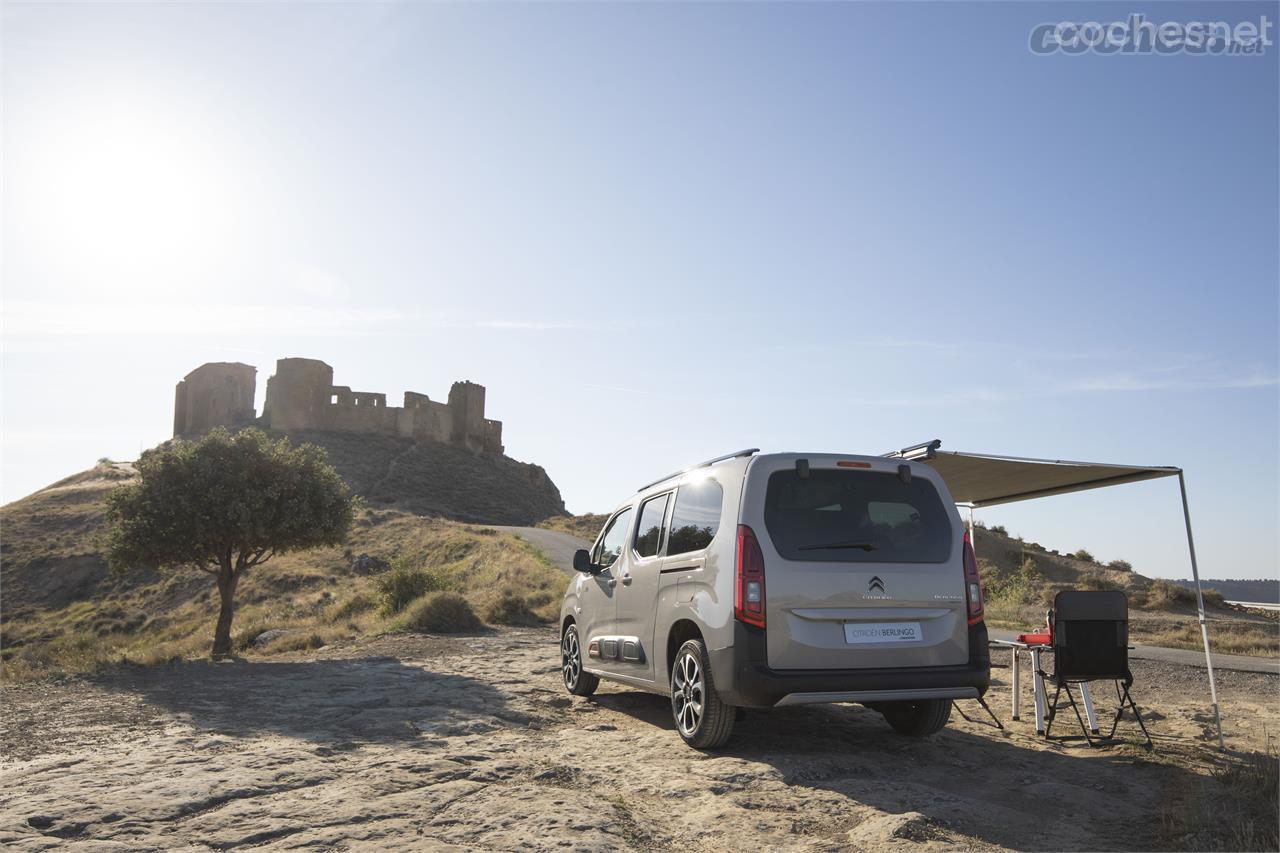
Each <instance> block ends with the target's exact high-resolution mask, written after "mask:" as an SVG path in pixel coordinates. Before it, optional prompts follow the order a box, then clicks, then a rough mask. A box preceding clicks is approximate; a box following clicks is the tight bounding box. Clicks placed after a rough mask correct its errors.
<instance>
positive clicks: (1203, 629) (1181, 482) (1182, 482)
mask: <svg viewBox="0 0 1280 853" xmlns="http://www.w3.org/2000/svg"><path fill="white" fill-rule="evenodd" d="M1178 488H1179V489H1180V490H1181V491H1182V518H1183V520H1184V521H1185V522H1186V524H1187V550H1188V551H1190V552H1191V576H1192V577H1194V578H1195V580H1196V610H1197V611H1198V612H1199V615H1200V639H1201V640H1202V641H1203V642H1204V665H1205V669H1207V670H1208V671H1209V695H1210V697H1212V699H1213V719H1214V722H1215V723H1217V725H1218V749H1220V750H1222V749H1226V743H1225V742H1224V741H1223V739H1222V712H1221V711H1220V710H1219V709H1218V685H1217V683H1216V682H1215V681H1214V680H1213V658H1212V657H1211V656H1210V654H1209V623H1208V621H1207V620H1206V619H1205V616H1204V592H1203V591H1202V590H1201V589H1200V567H1199V566H1198V565H1197V564H1196V540H1195V537H1193V536H1192V535H1191V509H1190V507H1189V505H1188V504H1187V481H1186V479H1184V478H1183V476H1182V471H1181V469H1179V471H1178Z"/></svg>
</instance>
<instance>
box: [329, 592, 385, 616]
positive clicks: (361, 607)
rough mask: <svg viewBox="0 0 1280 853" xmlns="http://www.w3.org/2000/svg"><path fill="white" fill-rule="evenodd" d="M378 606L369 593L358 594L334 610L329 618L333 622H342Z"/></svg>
mask: <svg viewBox="0 0 1280 853" xmlns="http://www.w3.org/2000/svg"><path fill="white" fill-rule="evenodd" d="M377 606H378V602H377V601H376V600H374V598H373V596H371V595H369V594H368V593H367V592H357V593H356V594H355V595H353V596H351V597H350V598H348V599H347V600H346V601H344V602H342V603H341V604H339V605H338V606H337V607H335V608H333V611H332V612H331V613H330V614H329V618H330V620H331V621H333V622H341V621H342V620H344V619H350V618H351V617H352V616H357V615H359V614H361V613H366V612H368V611H370V610H372V609H373V608H375V607H377Z"/></svg>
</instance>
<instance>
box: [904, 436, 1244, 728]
mask: <svg viewBox="0 0 1280 853" xmlns="http://www.w3.org/2000/svg"><path fill="white" fill-rule="evenodd" d="M941 446H942V442H941V441H939V440H937V439H934V440H933V441H928V442H925V443H924V444H917V445H914V446H912V447H907V448H903V449H902V450H895V451H893V452H892V453H886V454H885V455H886V456H893V457H900V458H903V459H910V460H912V461H919V462H924V463H925V464H927V465H929V466H931V467H933V468H934V469H935V470H936V471H937V472H938V473H939V474H941V475H942V479H943V481H945V482H946V484H947V488H948V489H949V490H950V491H951V496H952V497H953V498H954V499H955V501H956V503H958V504H964V505H966V506H968V507H969V531H970V537H971V538H976V531H975V530H974V529H973V510H974V509H975V508H977V507H986V506H996V505H999V504H1007V503H1014V502H1015V501H1026V500H1032V499H1033V498H1047V497H1050V496H1051V495H1063V494H1067V493H1069V492H1082V491H1085V490H1087V489H1100V488H1103V487H1106V486H1118V485H1121V484H1122V483H1136V482H1139V481H1141V480H1154V479H1157V478H1159V477H1177V478H1178V489H1179V491H1181V493H1182V517H1183V520H1184V522H1185V523H1186V527H1187V550H1188V552H1189V553H1190V555H1191V576H1192V577H1193V578H1195V582H1196V609H1197V610H1198V611H1199V622H1200V638H1201V640H1202V641H1203V643H1204V661H1205V668H1206V670H1207V671H1208V676H1209V696H1210V699H1211V701H1212V702H1213V716H1214V719H1215V721H1216V722H1217V728H1218V748H1219V749H1223V748H1225V744H1224V742H1223V738H1222V713H1221V710H1220V708H1219V705H1218V687H1217V684H1216V683H1215V680H1214V677H1213V657H1212V655H1210V653H1209V625H1208V620H1207V619H1206V618H1205V612H1204V593H1203V591H1202V590H1201V588H1200V567H1199V566H1198V565H1197V563H1196V544H1195V538H1194V537H1193V536H1192V534H1191V508H1190V506H1189V504H1188V502H1187V483H1186V478H1185V477H1184V476H1183V472H1182V469H1181V468H1174V467H1165V466H1145V465H1110V464H1105V463H1101V462H1068V461H1065V460H1061V459H1020V458H1017V457H1013V456H993V455H991V454H987V453H961V452H958V451H952V450H941V449H940V448H941Z"/></svg>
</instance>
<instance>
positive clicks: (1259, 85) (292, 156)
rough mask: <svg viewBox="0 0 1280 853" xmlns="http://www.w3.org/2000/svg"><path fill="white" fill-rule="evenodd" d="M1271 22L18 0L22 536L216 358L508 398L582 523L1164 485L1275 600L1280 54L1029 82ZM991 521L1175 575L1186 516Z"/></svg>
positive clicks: (789, 9)
mask: <svg viewBox="0 0 1280 853" xmlns="http://www.w3.org/2000/svg"><path fill="white" fill-rule="evenodd" d="M1132 11H1141V12H1144V13H1146V14H1147V16H1148V17H1149V19H1152V20H1157V21H1159V20H1180V21H1188V20H1219V19H1225V20H1228V21H1232V22H1235V21H1239V20H1245V19H1253V20H1256V19H1257V18H1258V16H1259V15H1262V14H1266V15H1268V16H1269V17H1270V18H1271V19H1272V20H1273V21H1274V20H1277V19H1280V11H1278V6H1277V4H1276V3H1269V4H1246V5H1230V4H1197V3H1178V4H1159V3H1146V4H1141V8H1137V7H1133V8H1131V7H1130V6H1129V5H1125V4H1122V3H1115V4H1106V5H1099V4H1091V5H1081V4H1069V3H981V4H980V3H949V4H942V5H934V4H925V3H916V4H910V5H880V4H863V3H823V4H805V5H795V4H793V5H786V6H783V5H765V4H755V5H745V4H698V5H674V4H658V5H639V4H635V5H624V4H604V5H588V4H567V5H548V4H537V5H534V4H529V5H503V4H484V5H470V4H431V3H423V2H414V3H404V4H387V5H372V4H354V3H327V4H315V5H307V4H300V3H258V4H254V3H238V4H199V3H182V4H178V3H173V4H154V3H152V4H140V5H136V6H135V5H129V4H124V3H83V4H70V3H50V2H45V3H39V4H34V3H25V4H24V3H17V2H8V3H6V4H5V7H4V33H3V74H4V78H3V93H2V94H3V102H4V129H3V144H4V152H3V153H4V164H3V170H4V171H3V179H4V185H5V191H4V199H3V205H4V207H3V214H4V223H3V241H4V246H3V249H4V252H3V276H4V282H3V284H4V292H3V324H4V325H3V343H4V361H3V471H2V473H3V483H2V498H3V500H6V501H7V500H12V499H15V498H17V497H20V496H22V495H23V494H26V493H28V492H30V491H32V490H34V489H36V488H39V487H41V486H43V485H45V484H47V483H49V482H52V481H54V480H56V479H58V478H60V477H62V476H65V475H67V474H70V473H72V472H74V471H77V470H80V469H83V468H85V467H87V466H88V465H90V464H92V462H93V461H94V460H95V459H97V458H98V457H100V456H111V457H113V458H133V457H134V456H136V454H137V452H138V450H139V448H140V447H147V446H151V445H154V444H155V443H157V442H159V441H161V440H163V439H165V438H167V437H168V435H169V432H170V428H171V423H172V421H171V417H172V415H171V413H172V403H173V385H174V383H175V382H176V381H177V380H178V379H180V378H181V377H182V376H183V375H184V374H185V373H187V372H188V371H189V370H190V369H192V368H193V367H195V366H197V365H198V364H200V363H202V362H205V361H219V360H234V361H244V362H248V363H250V364H254V365H256V366H257V367H258V368H259V374H258V381H259V405H260V404H261V395H262V390H263V388H264V386H265V384H266V378H267V376H269V375H270V373H271V372H272V367H273V365H274V361H275V359H276V358H279V357H283V356H310V357H316V358H322V359H325V360H326V361H328V362H329V363H330V364H332V365H333V366H334V368H335V371H336V381H337V382H338V383H339V384H343V385H350V386H352V387H354V388H356V389H357V390H370V391H385V392H387V393H388V394H389V396H390V397H391V398H392V399H396V398H398V397H399V395H400V392H401V391H403V390H406V389H411V390H417V391H421V392H425V393H427V394H430V395H431V396H433V397H435V398H437V399H441V398H443V397H444V395H445V394H446V393H447V390H448V386H449V383H450V382H452V381H453V380H455V379H462V378H469V379H473V380H475V381H478V382H481V383H483V384H485V385H487V386H488V389H489V397H488V400H489V415H490V416H491V417H495V418H498V419H501V420H502V421H503V422H504V425H505V427H504V429H505V432H504V435H505V439H506V444H507V449H508V453H509V454H510V455H512V456H514V457H515V458H517V459H523V460H530V461H536V462H538V463H540V464H542V465H544V466H545V467H546V468H547V470H548V472H549V473H550V474H551V476H552V477H553V478H554V479H555V481H556V482H557V483H558V484H559V486H560V488H561V490H562V492H563V493H564V497H565V500H566V502H567V504H568V506H569V508H570V509H571V510H573V511H575V512H583V511H588V510H597V511H599V510H606V509H608V508H610V507H611V506H612V505H614V504H615V503H616V502H617V501H619V500H621V499H622V498H624V497H625V496H626V495H627V494H628V493H629V492H630V491H631V490H632V489H634V487H635V486H637V485H639V484H640V483H642V482H645V481H646V480H648V479H651V478H653V477H656V476H658V475H660V474H662V473H664V472H666V471H668V470H670V469H673V468H676V467H678V466H680V465H681V464H684V463H687V462H690V461H696V460H698V459H701V458H705V457H708V456H711V455H715V454H717V453H721V452H725V451H728V450H732V449H736V448H739V447H743V446H753V445H758V446H760V447H763V448H765V449H768V450H793V449H794V450H806V449H807V450H844V451H849V452H871V453H877V452H882V451H885V450H889V449H891V448H894V447H898V446H903V445H906V444H910V443H914V442H917V441H922V440H925V439H929V438H933V437H935V436H936V437H940V438H942V439H943V441H944V446H945V447H948V448H950V449H957V450H975V451H987V452H994V453H1003V454H1014V455H1031V456H1050V457H1056V458H1067V459H1090V460H1099V461H1114V462H1126V463H1128V462H1131V463H1142V464H1146V463H1151V464H1173V465H1181V466H1183V467H1185V468H1186V470H1187V474H1188V484H1189V488H1190V492H1191V499H1192V509H1193V513H1194V516H1195V521H1196V523H1197V531H1196V532H1197V536H1198V544H1199V546H1200V550H1201V557H1202V563H1203V571H1204V573H1205V574H1206V575H1208V576H1218V577H1223V576H1227V577H1262V576H1272V577H1274V576H1276V575H1277V553H1278V549H1277V532H1276V530H1277V525H1276V521H1277V442H1278V439H1277V435H1278V434H1280V431H1278V425H1277V409H1278V400H1280V397H1278V391H1277V368H1278V361H1280V356H1278V352H1277V327H1278V322H1280V316H1278V305H1277V291H1278V289H1280V281H1278V275H1280V272H1278V267H1280V258H1278V251H1280V249H1278V248H1277V235H1278V233H1280V214H1278V211H1277V188H1278V186H1280V176H1278V173H1277V150H1278V129H1277V121H1278V116H1277V104H1278V103H1280V91H1278V85H1277V79H1278V78H1280V74H1278V73H1277V57H1278V56H1280V46H1276V47H1273V48H1272V49H1271V50H1270V51H1269V52H1268V53H1267V54H1266V55H1265V56H1263V57H1187V56H1174V57H1155V56H1146V57H1143V56H1139V57H1098V56H1084V57H1068V56H1061V55H1059V56H1053V57H1036V56H1033V55H1032V54H1031V53H1030V52H1029V51H1028V49H1027V39H1028V34H1029V32H1030V30H1031V28H1032V27H1033V26H1034V25H1035V24H1037V23H1040V22H1043V21H1058V20H1064V19H1074V20H1100V21H1107V20H1113V19H1119V18H1123V17H1124V16H1126V15H1127V14H1128V13H1129V12H1132ZM981 517H983V518H985V519H986V520H987V521H989V522H990V523H1003V524H1006V525H1007V526H1009V528H1010V529H1011V530H1013V531H1016V532H1019V533H1022V534H1025V535H1026V536H1028V537H1029V538H1032V539H1035V540H1038V541H1041V542H1044V543H1045V544H1047V545H1049V546H1050V547H1058V548H1064V549H1068V548H1069V549H1075V548H1078V547H1088V548H1090V549H1091V550H1093V551H1094V552H1095V553H1096V554H1098V555H1099V556H1100V557H1103V558H1106V559H1112V558H1117V557H1124V558H1127V559H1129V560H1131V561H1132V562H1133V563H1134V564H1135V566H1136V567H1137V568H1138V569H1139V570H1141V571H1143V572H1146V573H1148V574H1154V575H1163V576H1171V577H1180V576H1187V575H1188V574H1189V569H1188V566H1187V560H1186V556H1185V544H1184V540H1183V535H1182V529H1181V517H1180V512H1179V507H1178V504H1177V486H1176V483H1175V482H1172V481H1167V480H1165V481H1157V482H1153V483H1145V484H1138V485H1132V486H1126V487H1122V488H1117V489H1112V490H1105V491H1101V492H1092V493H1088V494H1085V495H1077V496H1067V497H1059V498H1053V499H1049V500H1045V501H1040V502H1035V503H1031V504H1023V505H1020V506H1017V507H1013V508H1003V509H992V510H989V511H987V512H986V513H984V514H983V515H982V516H981Z"/></svg>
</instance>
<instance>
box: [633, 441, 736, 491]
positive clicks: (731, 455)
mask: <svg viewBox="0 0 1280 853" xmlns="http://www.w3.org/2000/svg"><path fill="white" fill-rule="evenodd" d="M759 452H760V448H758V447H748V448H747V449H746V450H739V451H736V452H734V453H726V454H725V455H724V456H717V457H716V458H714V459H708V460H707V461H706V462H699V463H698V464H697V465H690V466H689V467H688V468H681V469H680V470H679V471H676V472H674V473H672V474H668V475H667V476H665V477H659V478H658V479H656V480H654V481H653V482H652V483H645V484H644V485H643V486H641V487H640V488H638V489H636V491H637V492H643V491H644V490H645V489H647V488H649V487H650V486H656V485H658V484H659V483H662V482H665V481H667V480H670V479H671V478H672V477H679V476H680V475H681V474H688V473H689V472H690V471H694V470H697V469H698V468H710V467H711V466H712V465H714V464H716V463H717V462H724V461H725V460H726V459H737V458H738V457H739V456H751V455H752V454H755V453H759Z"/></svg>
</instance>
